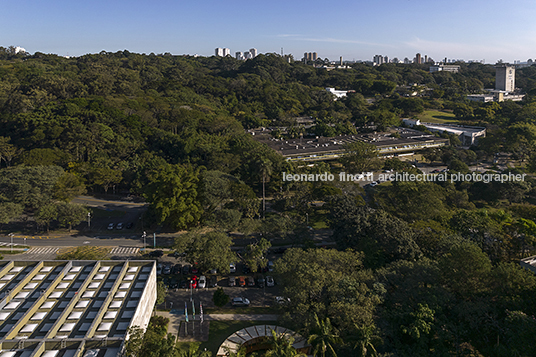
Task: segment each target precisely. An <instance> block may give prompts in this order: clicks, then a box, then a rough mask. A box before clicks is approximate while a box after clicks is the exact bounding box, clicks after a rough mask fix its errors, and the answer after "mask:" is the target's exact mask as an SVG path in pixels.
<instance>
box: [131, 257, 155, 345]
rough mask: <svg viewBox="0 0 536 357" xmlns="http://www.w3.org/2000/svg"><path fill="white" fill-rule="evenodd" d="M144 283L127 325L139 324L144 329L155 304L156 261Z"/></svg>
mask: <svg viewBox="0 0 536 357" xmlns="http://www.w3.org/2000/svg"><path fill="white" fill-rule="evenodd" d="M146 284H147V285H146V286H145V289H144V290H143V294H142V295H141V298H140V302H139V304H138V308H137V309H136V312H135V313H134V316H133V317H132V320H131V322H130V326H129V327H133V326H139V327H141V328H142V329H143V330H145V329H146V328H147V325H148V324H149V320H150V319H151V315H152V313H153V308H154V305H155V304H156V263H154V264H153V267H152V269H151V272H150V273H149V277H148V278H147V283H146ZM127 338H128V337H127Z"/></svg>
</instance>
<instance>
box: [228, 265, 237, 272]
mask: <svg viewBox="0 0 536 357" xmlns="http://www.w3.org/2000/svg"><path fill="white" fill-rule="evenodd" d="M229 271H230V272H231V273H236V265H235V263H231V264H229Z"/></svg>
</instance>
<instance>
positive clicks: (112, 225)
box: [108, 223, 115, 231]
mask: <svg viewBox="0 0 536 357" xmlns="http://www.w3.org/2000/svg"><path fill="white" fill-rule="evenodd" d="M114 227H115V224H113V223H110V224H108V230H109V231H111V230H113V229H114Z"/></svg>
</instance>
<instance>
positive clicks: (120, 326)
mask: <svg viewBox="0 0 536 357" xmlns="http://www.w3.org/2000/svg"><path fill="white" fill-rule="evenodd" d="M128 324H129V323H128V322H120V323H118V324H117V328H116V330H118V331H125V330H126V329H127V328H128Z"/></svg>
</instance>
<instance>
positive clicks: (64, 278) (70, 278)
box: [63, 274, 76, 280]
mask: <svg viewBox="0 0 536 357" xmlns="http://www.w3.org/2000/svg"><path fill="white" fill-rule="evenodd" d="M75 277H76V274H67V275H65V276H64V277H63V280H73V279H74V278H75Z"/></svg>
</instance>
